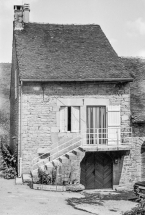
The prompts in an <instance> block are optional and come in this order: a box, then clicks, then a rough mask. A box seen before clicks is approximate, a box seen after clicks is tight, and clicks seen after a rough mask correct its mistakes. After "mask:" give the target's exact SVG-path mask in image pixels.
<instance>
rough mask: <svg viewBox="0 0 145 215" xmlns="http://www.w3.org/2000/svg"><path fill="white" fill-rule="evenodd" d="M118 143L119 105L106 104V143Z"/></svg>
mask: <svg viewBox="0 0 145 215" xmlns="http://www.w3.org/2000/svg"><path fill="white" fill-rule="evenodd" d="M117 143H120V105H118V106H117V105H116V106H108V144H109V145H117Z"/></svg>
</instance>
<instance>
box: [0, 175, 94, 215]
mask: <svg viewBox="0 0 145 215" xmlns="http://www.w3.org/2000/svg"><path fill="white" fill-rule="evenodd" d="M72 197H76V198H79V197H82V195H81V194H79V193H68V192H49V191H41V190H33V189H30V188H29V187H28V186H27V185H15V180H5V179H3V178H0V215H30V214H31V215H68V214H69V215H88V214H90V213H88V212H85V211H80V210H76V209H74V208H73V207H72V206H69V205H67V203H66V201H65V200H66V199H67V198H72Z"/></svg>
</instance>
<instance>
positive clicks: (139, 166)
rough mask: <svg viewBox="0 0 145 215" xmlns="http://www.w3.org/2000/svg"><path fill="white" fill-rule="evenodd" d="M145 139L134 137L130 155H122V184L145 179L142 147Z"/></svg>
mask: <svg viewBox="0 0 145 215" xmlns="http://www.w3.org/2000/svg"><path fill="white" fill-rule="evenodd" d="M144 141H145V137H133V141H132V146H131V150H130V153H129V155H127V156H124V157H122V159H123V166H122V174H121V178H120V184H126V183H131V184H133V183H134V182H136V181H139V180H145V178H143V177H142V175H143V174H142V171H143V165H144V164H143V163H142V154H141V147H142V144H143V143H144Z"/></svg>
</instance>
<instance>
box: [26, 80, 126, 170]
mask: <svg viewBox="0 0 145 215" xmlns="http://www.w3.org/2000/svg"><path fill="white" fill-rule="evenodd" d="M22 91H23V92H22V94H23V96H22V113H23V114H22V131H23V132H22V151H23V156H22V157H23V172H28V171H29V169H30V163H31V160H32V158H34V157H36V156H37V150H38V148H40V147H48V150H50V149H51V148H52V147H53V145H54V141H53V140H52V139H53V135H52V134H54V131H53V132H52V130H51V129H52V128H53V127H54V128H56V127H57V126H58V125H57V113H58V111H59V109H58V107H57V101H58V100H59V99H60V98H82V99H85V98H95V99H108V100H109V105H121V124H122V126H129V125H130V90H129V84H122V85H119V84H114V83H112V84H111V83H110V84H109V83H97V82H96V83H95V82H70V83H65V82H64V83H56V82H54V83H51V82H49V83H47V84H38V83H37V84H36V83H35V84H34V83H28V84H24V86H23V90H22ZM81 120H82V119H81ZM59 135H60V133H59V132H56V133H55V137H56V138H54V139H55V140H56V141H57V139H58V138H59ZM70 135H71V134H70ZM60 136H61V138H62V136H63V138H67V137H68V136H69V134H63V135H60Z"/></svg>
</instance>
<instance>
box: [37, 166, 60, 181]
mask: <svg viewBox="0 0 145 215" xmlns="http://www.w3.org/2000/svg"><path fill="white" fill-rule="evenodd" d="M38 178H39V181H38V183H40V184H55V182H56V170H55V169H53V170H52V174H50V173H47V172H45V171H43V170H42V169H41V168H39V169H38Z"/></svg>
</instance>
